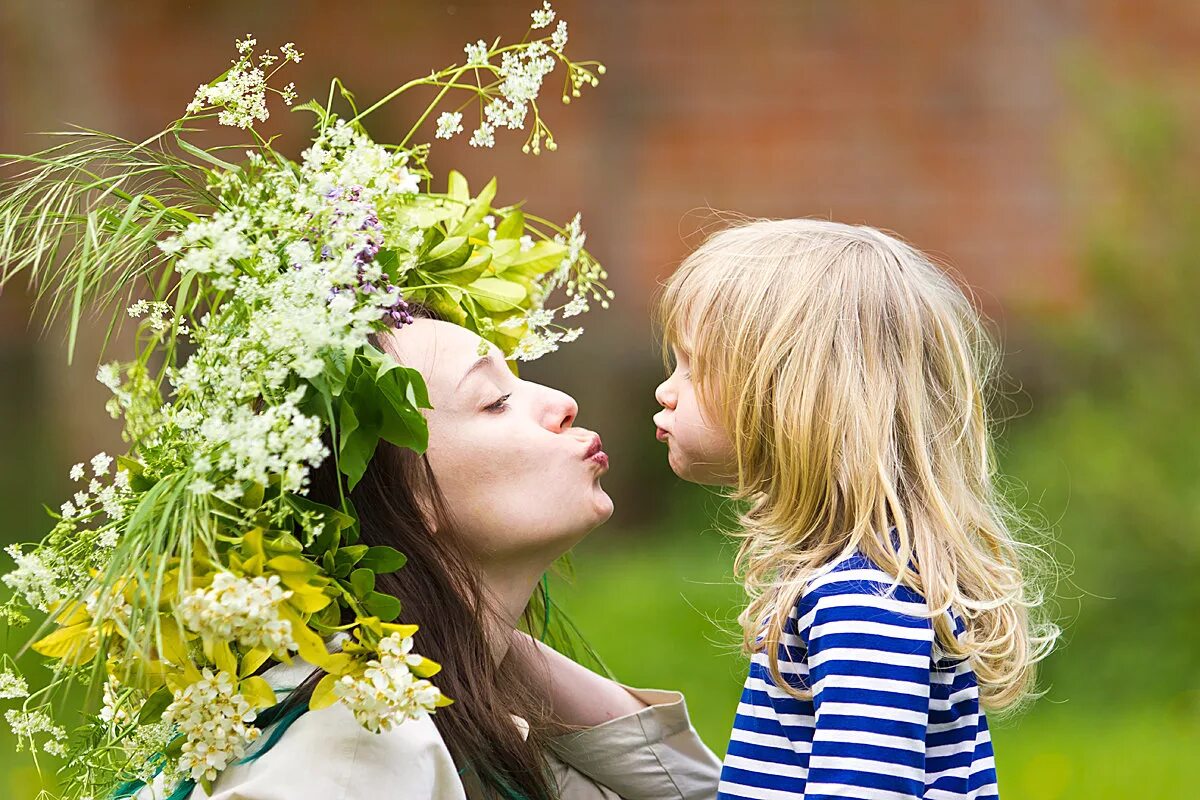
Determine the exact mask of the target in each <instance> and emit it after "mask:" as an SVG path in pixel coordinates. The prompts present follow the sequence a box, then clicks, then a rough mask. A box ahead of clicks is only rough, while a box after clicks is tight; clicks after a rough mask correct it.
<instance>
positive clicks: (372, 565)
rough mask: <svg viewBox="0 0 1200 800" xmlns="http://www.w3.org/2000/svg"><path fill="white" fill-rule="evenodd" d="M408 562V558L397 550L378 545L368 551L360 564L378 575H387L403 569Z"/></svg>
mask: <svg viewBox="0 0 1200 800" xmlns="http://www.w3.org/2000/svg"><path fill="white" fill-rule="evenodd" d="M407 561H408V557H407V556H405V555H404V553H401V552H400V551H399V550H397V549H396V548H394V547H388V546H387V545H385V544H378V545H375V546H374V547H371V548H370V549H368V550H367V554H366V555H365V556H363V557H362V559H361V560H360V561H359V562H358V563H359V564H360V565H361V566H362V567H363V568H365V569H369V570H371V571H372V572H374V573H375V574H376V575H387V574H389V573H392V572H395V571H396V570H398V569H400V568H401V567H403V566H404V565H405V563H407Z"/></svg>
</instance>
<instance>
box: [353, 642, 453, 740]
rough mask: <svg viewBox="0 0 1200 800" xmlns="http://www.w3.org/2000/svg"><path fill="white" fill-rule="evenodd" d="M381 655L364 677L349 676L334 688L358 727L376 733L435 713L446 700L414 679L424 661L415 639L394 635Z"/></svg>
mask: <svg viewBox="0 0 1200 800" xmlns="http://www.w3.org/2000/svg"><path fill="white" fill-rule="evenodd" d="M379 651H380V655H379V658H378V659H371V660H370V661H368V662H367V669H366V672H364V673H363V675H362V676H361V677H358V678H355V677H352V676H350V675H346V676H343V677H342V678H341V679H340V680H338V682H337V683H336V684H335V685H334V693H335V694H336V695H337V696H338V697H339V698H341V700H342V702H344V703H345V704H346V705H347V706H348V707H349V708H350V710H351V711H353V712H354V718H355V719H356V720H358V723H359V724H360V725H362V726H363V727H364V728H366V729H367V730H369V731H371V732H373V733H379V732H381V731H388V730H391V729H392V728H394V727H395V726H397V725H399V724H400V723H401V722H403V721H404V720H406V719H420V718H421V717H423V716H425V715H426V714H429V713H431V712H433V710H434V709H435V708H436V706H437V703H438V701H439V700H440V699H441V697H442V693H441V692H440V691H439V690H438V688H437V687H436V686H434V685H433V684H432V683H430V682H429V681H427V680H424V679H419V678H417V677H416V676H415V675H413V673H412V670H411V667H415V666H417V665H418V664H420V663H421V661H422V659H421V657H420V656H418V655H416V654H415V653H413V652H412V638H411V637H405V638H401V637H400V635H399V634H396V633H393V634H391V635H390V636H387V637H385V638H384V639H383V640H381V641H380V642H379Z"/></svg>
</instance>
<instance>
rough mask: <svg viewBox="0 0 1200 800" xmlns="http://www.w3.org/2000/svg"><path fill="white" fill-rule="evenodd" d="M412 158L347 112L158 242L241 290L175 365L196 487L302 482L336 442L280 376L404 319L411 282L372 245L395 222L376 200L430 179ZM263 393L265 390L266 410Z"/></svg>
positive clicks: (178, 411) (289, 486)
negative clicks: (213, 209)
mask: <svg viewBox="0 0 1200 800" xmlns="http://www.w3.org/2000/svg"><path fill="white" fill-rule="evenodd" d="M407 162H408V155H407V153H404V152H402V151H401V152H393V151H391V150H389V149H388V148H385V147H383V146H381V145H378V144H376V143H375V142H373V141H371V139H370V138H369V137H367V136H365V135H363V134H361V133H356V132H355V131H354V130H353V129H352V128H351V127H350V126H349V125H346V124H345V123H344V122H343V121H341V120H338V121H337V122H335V123H334V124H331V125H329V126H328V127H327V128H326V130H325V132H324V133H323V134H322V135H321V136H320V137H318V138H317V140H316V141H315V142H314V143H313V144H312V146H310V147H309V148H308V149H306V150H305V151H304V153H303V158H302V162H301V167H300V175H299V180H298V181H297V179H296V176H295V174H294V173H292V172H291V171H289V170H287V169H283V168H280V169H279V170H278V172H277V174H276V173H268V174H267V175H266V176H263V177H261V178H259V179H258V180H256V181H254V185H253V186H248V185H245V184H242V183H238V182H236V181H233V180H231V181H230V185H229V191H230V192H231V193H232V195H233V199H232V200H231V207H232V209H233V210H227V211H225V212H221V213H219V214H217V215H214V216H213V217H212V218H211V219H209V220H202V221H200V222H198V223H195V224H193V225H191V226H189V227H188V228H187V229H186V230H185V231H183V232H182V233H181V234H180V235H178V236H176V237H174V238H172V239H169V240H167V241H165V242H163V243H162V244H161V245H160V247H162V248H163V249H164V251H166V252H167V253H169V254H173V255H176V256H177V262H176V268H177V269H178V270H180V271H184V272H186V271H190V270H194V271H201V272H205V273H207V274H209V275H213V276H216V277H217V279H218V280H219V281H220V280H223V281H225V283H224V284H222V285H223V286H224V287H225V288H228V289H232V290H233V297H232V298H231V299H230V300H229V301H228V302H227V303H226V305H225V306H223V307H222V308H221V309H218V310H217V311H216V312H213V313H210V314H207V315H205V316H204V317H203V318H201V320H200V322H199V324H198V326H197V329H196V330H195V331H194V332H193V333H192V341H193V342H194V343H195V344H196V351H195V353H194V354H193V355H192V357H191V358H190V359H189V361H188V362H187V363H186V364H185V365H184V366H183V367H181V368H179V369H178V370H174V371H172V372H171V373H170V374H169V379H170V381H171V383H172V385H173V386H174V387H175V389H176V393H177V397H178V398H179V402H178V403H177V404H176V407H175V408H172V409H170V410H169V411H168V412H167V413H166V416H167V418H169V419H170V420H172V421H173V422H174V423H175V424H176V425H177V426H178V428H179V430H181V431H184V432H186V435H185V438H187V437H188V436H190V437H191V439H190V440H191V444H192V447H193V450H194V456H193V458H194V463H193V466H194V468H195V471H196V473H197V475H198V477H197V478H196V480H195V481H194V482H193V484H192V489H193V491H195V492H198V493H206V492H211V491H215V492H216V493H217V494H218V496H220V497H224V498H225V499H231V498H232V497H233V496H234V493H235V492H236V491H237V490H236V489H233V488H230V487H229V486H224V487H222V486H220V483H222V482H223V480H224V479H226V478H228V477H229V476H230V475H232V477H233V478H234V479H236V480H254V481H256V482H259V483H264V484H265V483H266V482H267V478H268V477H269V476H271V475H279V476H282V478H283V488H284V489H285V490H287V491H298V490H300V489H302V488H303V487H304V486H305V485H306V481H307V476H308V472H309V470H310V469H311V468H313V467H315V466H317V465H318V464H320V462H321V461H322V460H323V458H324V457H325V456H327V455H328V450H327V448H325V447H324V446H323V445H322V444H321V442H320V435H321V432H322V425H321V423H320V420H319V419H318V418H316V417H309V416H306V415H305V414H303V413H301V411H300V410H299V408H298V407H297V406H298V404H299V403H300V401H301V400H302V398H303V387H301V388H298V389H295V390H293V392H292V393H284V392H282V391H281V390H282V389H283V388H284V387H285V386H286V385H287V384H288V383H289V380H290V379H291V378H292V376H296V377H299V378H303V379H312V378H314V377H316V376H318V375H320V374H321V373H322V372H323V371H324V369H325V367H326V358H327V357H328V356H329V355H330V354H335V353H344V352H349V351H353V350H356V349H358V348H359V347H361V346H362V345H363V344H365V343H366V341H367V337H368V335H369V334H370V333H371V332H372V331H373V330H374V329H375V328H376V327H377V326H378V323H379V321H380V320H381V318H382V319H388V317H389V315H390V316H391V317H392V318H393V319H392V321H393V323H394V324H398V323H399V322H402V321H403V313H402V312H401V311H398V310H397V308H399V304H400V303H401V295H400V290H399V288H398V287H396V286H394V285H391V284H389V283H388V281H387V277H386V276H385V275H384V273H383V271H382V269H381V268H380V266H379V265H378V264H377V263H375V261H374V256H375V254H376V253H377V252H378V251H379V249H380V248H381V247H382V245H383V236H384V233H383V226H382V223H381V222H380V221H379V211H378V207H377V203H379V202H383V201H386V200H388V199H389V198H393V197H401V198H402V197H403V196H406V195H410V194H412V193H414V192H416V191H418V189H419V177H418V175H417V174H416V173H413V172H411V171H410V170H409V169H408V166H407ZM401 233H402V232H401ZM247 267H249V269H246V268H247ZM106 377H109V378H110V377H112V376H111V374H107V375H106ZM257 398H263V399H265V400H266V401H267V402H266V404H265V407H264V408H261V409H260V410H254V409H253V408H252V403H253V402H254V401H255V400H256V399H257ZM213 469H216V470H218V471H220V473H221V475H220V476H219V477H218V476H210V474H209V473H210V471H211V470H213Z"/></svg>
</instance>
